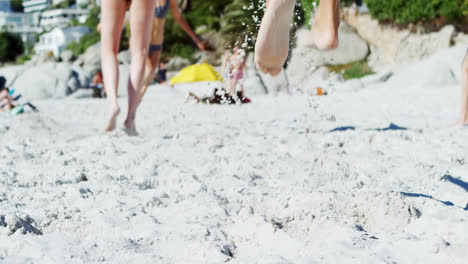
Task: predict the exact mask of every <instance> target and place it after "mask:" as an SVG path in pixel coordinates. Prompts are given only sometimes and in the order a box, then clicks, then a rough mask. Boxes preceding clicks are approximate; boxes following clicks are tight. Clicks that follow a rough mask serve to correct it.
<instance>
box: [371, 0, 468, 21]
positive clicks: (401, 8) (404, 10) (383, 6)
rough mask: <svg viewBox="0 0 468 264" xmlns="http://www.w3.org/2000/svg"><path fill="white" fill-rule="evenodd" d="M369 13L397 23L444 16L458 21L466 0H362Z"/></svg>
mask: <svg viewBox="0 0 468 264" xmlns="http://www.w3.org/2000/svg"><path fill="white" fill-rule="evenodd" d="M364 2H365V3H366V4H367V6H368V8H369V11H370V13H371V15H372V16H373V17H374V18H376V19H378V20H384V21H395V22H396V23H398V24H407V23H415V22H419V21H422V22H424V21H430V20H433V19H436V18H438V17H441V16H443V17H445V18H447V20H448V21H450V22H456V21H460V20H461V19H462V18H463V16H464V14H466V13H467V11H468V3H467V1H466V0H411V1H407V0H364Z"/></svg>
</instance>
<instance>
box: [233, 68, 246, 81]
mask: <svg viewBox="0 0 468 264" xmlns="http://www.w3.org/2000/svg"><path fill="white" fill-rule="evenodd" d="M232 79H234V80H236V81H240V80H242V79H244V71H242V70H238V71H236V72H234V74H233V75H232Z"/></svg>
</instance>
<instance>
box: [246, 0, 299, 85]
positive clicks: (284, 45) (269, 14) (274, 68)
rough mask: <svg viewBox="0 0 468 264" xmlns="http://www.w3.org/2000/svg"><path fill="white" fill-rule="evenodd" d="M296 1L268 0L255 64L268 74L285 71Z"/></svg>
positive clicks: (256, 45) (256, 46)
mask: <svg viewBox="0 0 468 264" xmlns="http://www.w3.org/2000/svg"><path fill="white" fill-rule="evenodd" d="M295 3H296V1H295V0H268V1H267V6H266V10H265V15H264V16H263V19H262V24H261V25H260V30H259V32H258V36H257V43H256V44H255V63H256V64H257V68H259V69H260V70H261V71H262V72H264V73H266V74H268V73H269V74H271V75H272V76H276V75H278V74H280V72H281V70H282V69H283V64H284V62H285V61H286V58H287V56H288V50H289V29H290V26H291V22H292V17H293V13H294V5H295Z"/></svg>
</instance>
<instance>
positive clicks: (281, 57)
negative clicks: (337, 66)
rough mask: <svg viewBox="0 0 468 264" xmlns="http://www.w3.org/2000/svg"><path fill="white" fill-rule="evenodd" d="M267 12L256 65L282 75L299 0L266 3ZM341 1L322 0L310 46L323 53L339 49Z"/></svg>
mask: <svg viewBox="0 0 468 264" xmlns="http://www.w3.org/2000/svg"><path fill="white" fill-rule="evenodd" d="M266 2H267V3H266V10H265V14H264V16H263V19H262V23H261V25H260V30H259V32H258V36H257V42H256V44H255V63H256V65H257V68H258V69H260V70H261V71H262V72H264V73H266V74H271V75H272V76H276V75H278V74H280V73H281V71H282V68H283V65H284V62H285V61H286V58H287V56H288V51H289V28H290V25H291V21H292V17H293V13H294V6H295V3H296V1H295V0H266ZM339 15H340V1H339V0H321V1H320V3H319V7H318V11H317V15H316V17H315V22H314V25H313V26H312V29H311V31H310V32H309V33H308V36H307V41H306V45H307V46H310V47H316V48H318V49H320V50H329V49H334V48H336V47H337V46H338V28H339V26H340V17H339Z"/></svg>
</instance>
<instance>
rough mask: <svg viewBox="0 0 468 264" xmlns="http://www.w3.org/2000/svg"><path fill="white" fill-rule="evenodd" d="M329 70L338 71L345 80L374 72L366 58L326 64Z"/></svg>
mask: <svg viewBox="0 0 468 264" xmlns="http://www.w3.org/2000/svg"><path fill="white" fill-rule="evenodd" d="M327 68H328V69H329V70H330V71H331V72H338V73H340V74H342V75H343V78H344V79H345V80H349V79H356V78H362V77H364V76H366V75H370V74H374V71H372V69H371V68H370V67H369V65H368V64H367V61H366V60H362V61H357V62H352V63H349V64H343V65H336V66H327Z"/></svg>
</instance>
